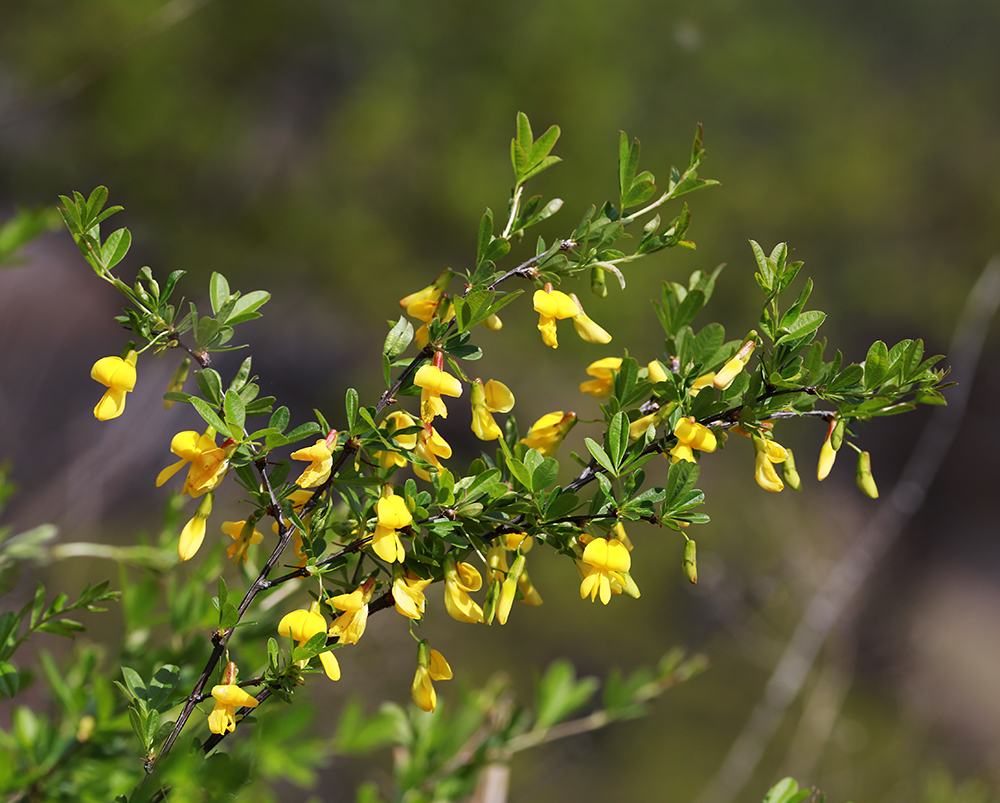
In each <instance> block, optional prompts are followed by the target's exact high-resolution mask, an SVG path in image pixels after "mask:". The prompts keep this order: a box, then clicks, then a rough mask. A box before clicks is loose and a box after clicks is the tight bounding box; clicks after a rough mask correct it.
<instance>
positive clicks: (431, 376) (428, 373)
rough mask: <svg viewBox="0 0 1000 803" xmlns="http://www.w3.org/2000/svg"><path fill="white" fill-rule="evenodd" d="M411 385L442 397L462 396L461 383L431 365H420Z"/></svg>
mask: <svg viewBox="0 0 1000 803" xmlns="http://www.w3.org/2000/svg"><path fill="white" fill-rule="evenodd" d="M413 384H414V385H416V386H417V387H418V388H424V389H425V390H430V391H432V392H435V393H438V394H442V395H444V396H452V397H454V398H458V397H459V396H461V395H462V383H461V382H460V381H459V380H458V379H457V378H456V377H454V376H452V375H451V374H449V373H448V372H447V371H442V370H441V369H440V368H436V367H434V366H433V365H421V366H420V368H419V370H418V371H417V373H416V375H415V376H414V377H413Z"/></svg>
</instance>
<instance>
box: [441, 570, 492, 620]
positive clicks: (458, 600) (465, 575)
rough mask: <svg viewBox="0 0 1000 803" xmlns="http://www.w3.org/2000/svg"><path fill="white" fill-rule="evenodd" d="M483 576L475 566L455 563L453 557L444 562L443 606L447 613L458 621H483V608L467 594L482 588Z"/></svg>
mask: <svg viewBox="0 0 1000 803" xmlns="http://www.w3.org/2000/svg"><path fill="white" fill-rule="evenodd" d="M482 585H483V578H482V576H481V575H480V574H479V572H478V571H476V567H475V566H471V565H470V564H468V563H456V562H455V559H454V558H453V557H450V556H449V557H447V558H445V563H444V606H445V609H446V610H447V611H448V615H449V616H451V618H452V619H456V620H458V621H459V622H467V623H469V624H475V623H477V622H482V621H483V609H482V608H480V607H479V604H478V603H477V602H475V601H474V600H473V599H472V597H470V596H469V592H470V591H478V590H479V589H480V588H482Z"/></svg>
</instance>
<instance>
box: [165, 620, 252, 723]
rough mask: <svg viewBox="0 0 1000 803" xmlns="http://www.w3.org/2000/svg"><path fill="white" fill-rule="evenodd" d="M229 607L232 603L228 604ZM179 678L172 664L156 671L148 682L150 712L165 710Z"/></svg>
mask: <svg viewBox="0 0 1000 803" xmlns="http://www.w3.org/2000/svg"><path fill="white" fill-rule="evenodd" d="M229 604H230V605H231V604H232V603H229ZM180 678H181V670H180V669H179V668H178V667H176V666H174V665H173V664H165V665H164V666H161V667H160V668H159V669H157V670H156V674H154V675H153V678H152V680H150V681H149V690H148V691H149V699H148V700H147V704H148V706H149V708H150V710H153V711H157V710H166V709H165V706H166V703H167V702H168V701H169V700H170V695H172V694H173V693H174V689H176V688H177V684H178V682H179V681H180Z"/></svg>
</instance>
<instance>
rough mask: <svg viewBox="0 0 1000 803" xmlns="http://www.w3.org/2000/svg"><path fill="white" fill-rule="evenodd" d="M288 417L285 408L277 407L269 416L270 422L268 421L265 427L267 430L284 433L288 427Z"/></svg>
mask: <svg viewBox="0 0 1000 803" xmlns="http://www.w3.org/2000/svg"><path fill="white" fill-rule="evenodd" d="M289 420H290V416H289V413H288V408H287V407H279V408H278V409H277V410H275V411H274V413H272V415H271V420H270V421H268V423H267V426H268V428H269V429H276V430H278V432H284V431H285V429H286V428H287V427H288V422H289Z"/></svg>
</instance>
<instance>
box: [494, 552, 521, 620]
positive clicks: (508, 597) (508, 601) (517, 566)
mask: <svg viewBox="0 0 1000 803" xmlns="http://www.w3.org/2000/svg"><path fill="white" fill-rule="evenodd" d="M524 563H525V557H524V555H518V556H517V557H516V558H514V562H513V563H512V564H511V567H510V571H508V572H507V577H506V579H505V580H504V581H503V584H502V585H501V586H500V599H499V600H498V601H497V610H496V613H497V621H498V622H499V623H500V624H502V625H505V624H507V617H508V616H510V606H511V605H513V604H514V598H515V597H516V596H517V586H518V583H519V581H520V579H521V574H522V573H523V572H524Z"/></svg>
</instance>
